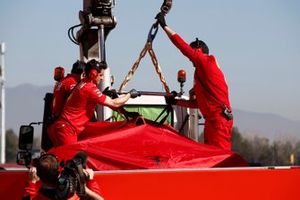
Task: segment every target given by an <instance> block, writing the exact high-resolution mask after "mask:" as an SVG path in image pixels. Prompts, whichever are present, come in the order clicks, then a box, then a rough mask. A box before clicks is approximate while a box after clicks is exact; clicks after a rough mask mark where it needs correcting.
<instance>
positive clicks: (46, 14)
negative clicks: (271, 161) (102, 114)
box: [0, 0, 300, 121]
mask: <svg viewBox="0 0 300 200" xmlns="http://www.w3.org/2000/svg"><path fill="white" fill-rule="evenodd" d="M162 2H163V1H158V0H156V1H146V0H131V1H125V0H117V5H116V7H115V9H114V15H115V16H116V18H117V21H118V24H117V26H116V28H115V29H114V30H112V32H111V33H110V34H109V36H108V38H107V42H106V53H107V55H106V57H107V61H108V64H109V66H110V68H111V71H112V73H113V75H114V76H115V80H116V81H115V85H114V87H115V88H119V86H120V83H121V81H122V80H123V79H124V77H125V75H126V74H127V72H128V70H129V69H130V67H131V66H132V64H133V63H134V61H135V60H136V59H137V58H138V55H139V53H140V51H141V50H142V48H143V47H144V44H145V42H146V39H147V34H148V31H149V29H150V27H151V25H152V23H153V22H154V17H155V15H156V13H157V12H158V11H159V8H160V6H161V3H162ZM82 6H83V1H82V0H51V1H50V0H49V1H38V0H26V1H17V0H1V1H0V27H1V28H0V41H1V42H5V43H6V46H7V52H6V57H5V61H6V86H7V87H14V86H17V85H20V84H23V83H31V84H34V85H40V86H44V85H52V84H53V80H52V74H53V68H54V67H55V66H58V65H62V66H64V67H65V68H66V70H67V71H69V70H70V66H71V65H72V63H73V62H74V61H75V60H76V59H78V58H79V48H78V46H76V45H74V44H73V43H72V42H71V41H70V40H69V39H68V37H67V30H68V28H69V27H71V26H73V25H75V24H78V23H79V18H78V11H79V10H80V9H82ZM299 9H300V1H298V0H285V1H282V0H265V1H261V0H253V1H243V0H228V1H218V0H211V1H195V0H185V1H183V0H182V1H179V0H175V1H174V2H173V7H172V10H171V11H170V13H169V14H168V16H167V18H166V19H167V24H168V25H170V26H171V27H172V28H173V29H174V30H175V31H176V32H178V33H179V34H180V35H181V36H182V37H183V38H184V39H186V40H187V41H188V42H190V41H192V40H194V39H195V37H199V39H202V40H204V41H205V42H206V43H207V44H208V46H209V48H210V51H211V54H213V55H215V56H216V57H217V59H218V62H219V64H220V66H221V68H222V69H223V71H224V73H225V75H226V77H227V81H228V85H229V88H230V98H231V102H232V105H233V107H234V108H236V109H243V110H247V111H253V112H261V113H264V112H268V113H274V114H280V115H281V116H283V117H287V118H289V119H293V120H297V121H300V89H299V88H298V87H299V86H300V78H299V75H300V37H299V36H300V26H299V24H300V12H299ZM153 48H154V51H155V53H156V55H157V57H158V61H159V63H160V65H161V67H162V70H163V73H164V75H165V77H166V80H167V83H168V85H169V86H170V88H171V90H178V89H179V85H178V83H177V82H176V74H177V71H178V70H179V69H180V68H184V69H186V71H187V79H188V81H187V82H186V84H185V89H186V90H188V89H189V88H190V87H191V85H192V78H193V76H192V74H193V68H192V65H191V63H190V62H189V61H188V60H187V59H186V58H185V57H183V56H182V55H181V53H180V52H179V51H178V50H177V49H176V48H175V47H174V46H173V45H172V44H171V42H170V41H169V40H168V38H167V37H166V35H165V34H164V33H163V32H162V30H159V32H158V34H157V36H156V38H155V41H154V43H153ZM133 87H134V88H136V89H138V90H154V91H163V87H162V86H161V84H160V82H159V79H158V76H157V75H156V74H155V71H154V67H153V66H152V63H151V61H150V58H149V56H148V55H147V56H146V57H145V58H144V59H143V61H142V63H141V65H140V67H139V69H138V71H137V72H136V75H135V76H134V77H133V80H132V81H131V82H129V85H128V86H127V88H126V89H130V88H133Z"/></svg>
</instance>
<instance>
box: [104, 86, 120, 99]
mask: <svg viewBox="0 0 300 200" xmlns="http://www.w3.org/2000/svg"><path fill="white" fill-rule="evenodd" d="M108 88H109V87H106V88H105V89H104V90H103V92H102V93H103V94H105V95H106V96H109V97H110V98H112V99H115V98H118V93H117V91H116V90H115V89H111V90H109V89H108Z"/></svg>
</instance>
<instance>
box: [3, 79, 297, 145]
mask: <svg viewBox="0 0 300 200" xmlns="http://www.w3.org/2000/svg"><path fill="white" fill-rule="evenodd" d="M52 90H53V86H34V85H30V84H24V85H20V86H17V87H12V88H7V89H6V129H9V128H12V129H13V130H14V131H15V133H17V134H18V131H19V126H20V125H22V124H29V123H30V122H37V121H41V120H42V118H43V108H44V100H43V99H44V97H45V93H46V92H52ZM234 119H235V121H234V125H235V126H236V127H238V129H239V131H240V132H241V133H242V134H243V135H245V136H254V135H258V136H261V137H266V138H268V139H270V140H271V141H272V140H291V141H292V140H300V122H297V121H292V120H289V119H286V118H284V117H281V116H279V115H274V114H268V113H256V112H248V111H243V110H234ZM39 129H41V127H40V128H39ZM38 132H40V131H38V129H37V131H36V133H38Z"/></svg>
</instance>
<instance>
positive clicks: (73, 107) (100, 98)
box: [48, 79, 106, 146]
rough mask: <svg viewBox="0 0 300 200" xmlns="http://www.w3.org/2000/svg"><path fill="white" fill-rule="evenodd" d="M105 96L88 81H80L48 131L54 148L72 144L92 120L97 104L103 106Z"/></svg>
mask: <svg viewBox="0 0 300 200" xmlns="http://www.w3.org/2000/svg"><path fill="white" fill-rule="evenodd" d="M105 98H106V96H105V95H103V94H102V93H101V91H100V90H99V89H98V88H97V86H96V85H95V84H94V83H92V82H90V81H89V80H86V79H84V80H82V81H81V82H80V83H79V84H78V85H77V86H76V87H75V88H74V90H73V92H72V94H71V95H70V96H69V98H68V101H67V102H66V104H65V107H64V109H63V111H62V113H61V115H60V117H59V118H58V120H56V121H55V123H54V124H52V125H51V126H50V127H49V129H48V133H49V137H50V139H51V141H52V143H53V145H54V146H61V145H66V144H74V143H76V142H77V136H78V134H79V133H81V132H82V131H83V129H84V126H85V124H86V123H87V122H88V121H89V120H90V119H91V118H92V116H93V114H94V110H95V108H96V105H97V104H101V105H103V104H104V101H105Z"/></svg>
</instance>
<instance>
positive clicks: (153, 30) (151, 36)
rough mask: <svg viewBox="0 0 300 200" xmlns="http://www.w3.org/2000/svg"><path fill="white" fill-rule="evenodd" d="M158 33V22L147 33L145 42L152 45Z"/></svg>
mask: <svg viewBox="0 0 300 200" xmlns="http://www.w3.org/2000/svg"><path fill="white" fill-rule="evenodd" d="M157 31H158V22H155V23H154V24H153V25H152V26H151V28H150V31H149V33H148V39H147V42H149V43H152V42H153V40H154V38H155V36H156V34H157Z"/></svg>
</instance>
